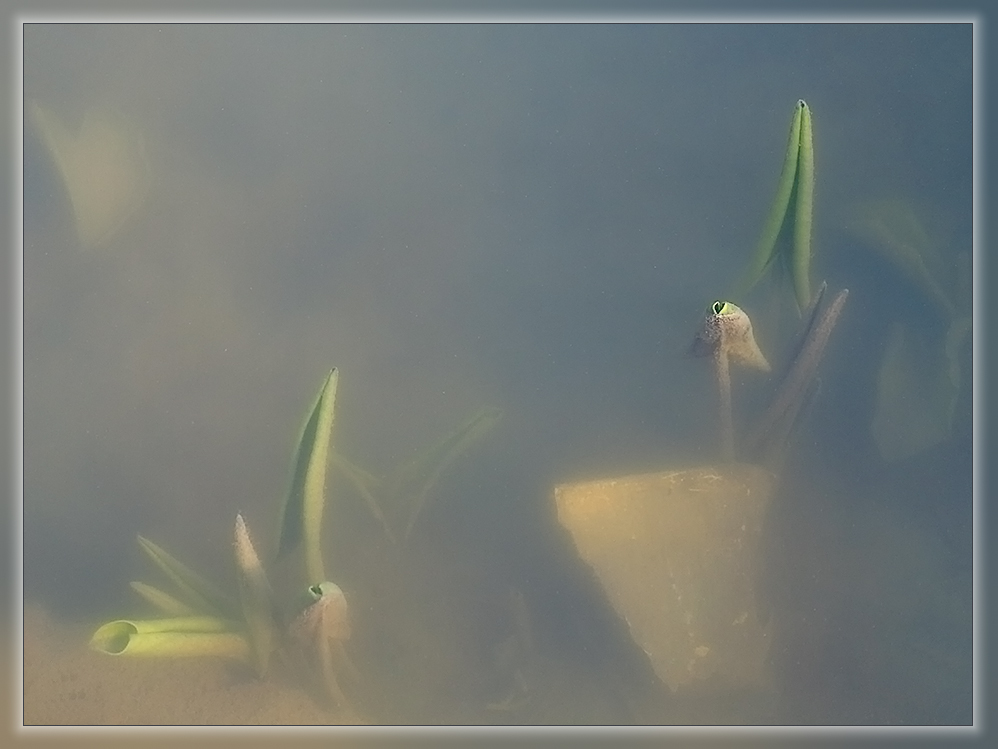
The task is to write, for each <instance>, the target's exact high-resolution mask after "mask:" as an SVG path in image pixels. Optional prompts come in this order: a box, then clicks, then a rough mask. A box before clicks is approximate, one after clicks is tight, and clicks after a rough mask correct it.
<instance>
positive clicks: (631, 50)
mask: <svg viewBox="0 0 998 749" xmlns="http://www.w3.org/2000/svg"><path fill="white" fill-rule="evenodd" d="M23 51H24V70H23V82H24V89H23V115H24V119H23V123H24V136H23V148H24V153H23V156H24V172H23V178H24V179H23V195H24V246H23V274H24V275H23V288H24V297H23V300H24V306H23V314H24V328H23V330H24V362H23V363H24V403H23V408H24V411H23V415H24V420H23V427H24V429H23V446H24V461H23V471H24V473H23V486H24V492H23V708H24V714H23V721H24V723H25V724H26V725H44V726H53V725H68V726H77V725H130V726H135V725H227V726H233V725H237V726H238V725H247V724H276V725H303V724H316V725H344V724H349V725H433V726H438V725H440V726H442V725H467V726H476V725H486V726H497V725H500V726H518V725H532V726H533V725H583V724H585V725H596V724H605V725H710V726H716V725H736V726H747V725H794V726H829V725H831V726H856V725H859V726H915V725H938V726H954V725H964V726H966V725H970V724H971V723H972V722H973V720H974V713H973V707H974V701H973V698H974V683H973V667H974V656H975V653H974V647H973V645H974V639H973V623H974V622H973V606H974V597H973V593H974V590H973V562H974V535H973V527H974V480H973V469H974V460H973V458H974V387H975V383H974V369H973V353H974V352H973V339H974V333H975V331H974V314H973V290H974V267H975V257H974V252H973V197H974V193H973V180H972V174H973V166H974V152H973V137H974V119H973V104H974V96H973V94H974V91H973V85H972V84H973V70H974V59H973V27H972V26H971V25H970V24H967V23H948V24H942V23H939V24H936V23H905V24H886V23H863V24H838V23H826V24H817V23H816V24H775V23H774V24H727V23H711V24H695V23H648V24H632V23H623V24H609V25H604V24H558V23H554V24H504V23H499V24H479V23H469V24H432V23H431V24H419V25H406V24H391V23H386V24H362V23H359V24H288V25H283V24H277V23H264V24H246V25H244V24H238V23H236V24H129V23H124V24H101V23H94V24H86V25H82V24H71V23H66V24H63V23H37V24H29V25H27V26H26V27H25V28H24V50H23Z"/></svg>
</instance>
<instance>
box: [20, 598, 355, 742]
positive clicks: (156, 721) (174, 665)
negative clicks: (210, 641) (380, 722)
mask: <svg viewBox="0 0 998 749" xmlns="http://www.w3.org/2000/svg"><path fill="white" fill-rule="evenodd" d="M91 634H92V633H91V632H90V630H89V628H85V627H82V626H76V625H74V626H69V625H64V624H61V623H58V622H56V621H54V620H53V619H52V618H51V617H50V616H49V615H48V614H47V613H46V612H45V611H44V610H42V609H40V608H39V607H37V606H33V605H27V606H26V608H25V612H24V725H26V726H33V725H34V726H38V725H44V726H86V725H99V726H111V725H127V726H159V725H196V726H203V725H228V726H232V725H237V726H238V725H356V724H361V723H364V722H365V721H364V720H362V719H361V717H360V716H358V715H355V714H354V713H353V712H352V711H349V710H342V711H336V712H332V711H329V710H325V709H323V708H322V707H321V706H320V705H318V704H316V702H315V701H314V700H313V699H312V698H311V697H310V695H309V694H308V693H307V692H305V691H304V690H302V689H300V688H298V687H296V686H294V685H293V684H291V683H288V682H287V681H283V682H282V679H281V678H280V676H274V677H273V678H268V679H267V680H259V679H256V678H254V677H253V676H252V675H251V674H248V673H246V672H244V671H242V670H241V669H239V668H238V667H237V666H234V665H233V664H230V663H227V662H225V661H222V660H221V659H183V660H167V659H130V658H115V657H111V656H107V655H102V654H100V653H95V652H93V651H91V650H89V648H88V647H87V642H88V640H89V638H90V635H91ZM14 719H15V721H16V720H17V716H14Z"/></svg>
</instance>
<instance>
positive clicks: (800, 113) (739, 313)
mask: <svg viewBox="0 0 998 749" xmlns="http://www.w3.org/2000/svg"><path fill="white" fill-rule="evenodd" d="M791 207H792V210H791ZM813 212H814V135H813V130H812V123H811V109H810V107H808V105H807V103H806V102H805V101H804V100H803V99H799V100H798V101H797V104H796V105H795V107H794V114H793V118H792V120H791V122H790V135H789V137H788V139H787V150H786V153H785V155H784V158H783V167H782V169H781V171H780V178H779V182H778V184H777V187H776V195H775V196H774V198H773V202H772V204H771V205H770V208H769V212H768V213H767V215H766V220H765V221H764V223H763V227H762V232H761V234H760V236H759V240H758V242H757V243H756V246H755V250H754V252H753V255H752V258H751V260H750V262H749V265H748V267H747V268H746V270H745V271H744V273H743V274H742V277H741V279H740V280H739V281H738V283H737V284H736V285H735V289H734V291H733V292H732V295H733V296H735V297H737V296H740V295H743V294H745V293H747V292H748V291H749V290H751V289H752V288H753V287H754V286H755V285H756V284H757V283H758V282H759V281H760V280H761V279H762V277H763V276H764V275H765V274H766V272H767V271H769V270H770V269H773V270H774V271H775V272H783V273H784V274H786V273H789V276H790V278H791V279H792V282H793V289H794V300H795V303H796V305H797V310H798V312H799V314H800V316H801V317H802V318H803V323H802V325H801V329H800V333H799V335H798V340H799V343H798V346H797V349H796V351H795V353H794V354H793V356H792V357H791V359H790V363H789V365H788V366H787V368H786V369H785V370H784V372H785V373H784V375H783V377H782V378H781V380H780V384H779V386H778V389H777V391H776V393H775V395H774V397H773V400H772V402H771V404H770V406H769V407H768V408H767V409H766V411H765V413H763V415H762V416H761V417H760V419H759V420H758V422H757V423H756V424H755V425H754V426H753V427H752V429H751V430H750V431H749V432H748V434H747V436H746V439H745V440H744V444H743V445H742V446H741V450H737V449H736V444H735V442H736V440H735V429H734V424H733V416H732V405H731V375H730V372H729V363H730V362H735V363H738V364H741V365H743V366H747V367H750V368H754V369H759V370H762V371H766V372H768V371H769V370H770V367H769V363H768V362H767V361H766V359H765V357H764V356H763V355H762V353H761V351H760V350H759V347H758V345H757V344H756V342H755V337H754V334H753V330H752V323H751V321H750V320H749V317H748V315H747V314H746V313H745V312H744V311H743V310H742V309H741V308H740V307H738V306H737V305H735V304H733V303H732V302H728V301H723V300H718V301H715V302H714V303H713V304H711V305H710V307H708V309H707V313H706V315H705V316H704V319H703V322H702V323H701V326H700V329H699V330H698V331H697V333H696V336H695V337H694V340H693V344H692V346H691V347H690V353H691V354H692V355H694V356H703V357H706V356H710V357H711V358H712V360H713V364H714V374H715V380H716V382H717V389H718V401H719V412H720V432H721V454H722V457H723V458H724V460H728V461H730V460H734V458H735V457H736V454H737V452H741V453H742V454H743V455H746V456H751V457H754V458H756V459H759V460H762V461H763V462H764V463H766V464H768V465H776V464H779V463H780V462H781V461H782V455H783V452H784V450H785V447H786V444H787V442H788V440H789V437H790V434H791V431H792V429H793V426H794V425H795V424H796V423H797V420H798V414H799V413H800V410H801V407H802V405H803V403H804V402H806V401H807V399H808V397H809V395H810V393H811V392H812V390H813V387H812V386H813V383H814V380H815V378H816V375H817V367H818V363H819V362H820V360H821V357H822V355H823V354H824V351H825V347H826V345H827V343H828V338H829V336H830V335H831V331H832V329H833V328H834V327H835V324H836V322H837V321H838V318H839V315H840V314H841V312H842V307H843V305H844V304H845V301H846V298H847V296H848V293H849V292H848V290H842V291H840V292H839V293H838V294H836V296H835V298H834V299H833V300H832V301H831V303H830V304H828V305H827V306H822V300H823V297H824V293H825V289H826V285H825V284H824V283H822V284H821V286H820V287H819V289H818V292H817V294H812V293H811V281H810V273H811V225H812V215H813ZM791 216H792V218H790V217H791ZM791 224H792V231H790V230H789V229H787V227H788V226H789V225H791ZM787 231H790V233H791V241H789V242H781V241H780V237H781V236H783V235H784V234H786V233H787Z"/></svg>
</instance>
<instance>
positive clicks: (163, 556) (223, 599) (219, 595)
mask: <svg viewBox="0 0 998 749" xmlns="http://www.w3.org/2000/svg"><path fill="white" fill-rule="evenodd" d="M138 539H139V546H141V547H142V550H143V551H144V552H145V553H146V555H147V556H148V557H149V558H150V559H151V560H152V561H153V562H154V563H155V564H156V566H157V567H159V568H160V569H161V570H162V571H163V572H164V574H166V576H167V577H169V578H170V579H171V580H172V581H173V583H174V585H176V586H177V590H178V592H179V593H180V596H181V601H182V602H183V603H185V604H187V605H188V606H190V607H192V608H193V609H195V610H196V611H203V612H206V613H214V614H222V615H231V614H232V613H233V612H234V611H235V605H234V604H233V602H232V600H231V599H230V598H229V597H228V596H226V595H225V594H224V593H223V592H222V591H221V590H219V589H218V587H217V586H215V585H214V584H213V583H212V582H210V581H209V580H207V579H205V578H204V577H202V576H201V575H199V574H198V573H197V572H194V570H192V569H190V568H189V567H188V566H187V565H185V564H184V563H183V562H181V561H180V560H178V559H176V558H175V557H173V556H172V555H170V554H169V553H167V552H166V551H165V550H164V549H162V548H161V547H160V546H157V545H156V544H154V543H153V542H152V541H150V540H149V539H148V538H143V537H142V536H139V537H138Z"/></svg>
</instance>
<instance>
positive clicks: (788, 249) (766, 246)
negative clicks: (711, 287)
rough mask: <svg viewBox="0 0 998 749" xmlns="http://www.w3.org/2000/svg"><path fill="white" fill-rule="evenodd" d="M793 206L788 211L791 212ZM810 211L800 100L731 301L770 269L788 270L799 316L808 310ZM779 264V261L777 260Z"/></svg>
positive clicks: (805, 113) (805, 111)
mask: <svg viewBox="0 0 998 749" xmlns="http://www.w3.org/2000/svg"><path fill="white" fill-rule="evenodd" d="M791 203H793V211H792V212H791V211H790V206H791ZM813 212H814V136H813V132H812V125H811V109H810V107H808V105H807V102H805V101H804V100H803V99H799V100H798V101H797V104H796V105H795V106H794V115H793V119H792V120H791V123H790V136H789V138H788V139H787V150H786V154H785V156H784V159H783V168H782V170H781V171H780V178H779V182H778V183H777V187H776V195H775V196H774V198H773V202H772V204H771V206H770V209H769V213H768V214H767V216H766V220H765V222H764V223H763V227H762V232H761V234H760V235H759V240H758V242H757V243H756V247H755V252H754V254H753V256H752V260H751V262H750V263H749V266H748V268H747V269H746V270H745V272H744V274H743V276H742V278H741V280H740V281H739V282H738V284H737V285H736V286H735V289H734V290H733V291H732V294H731V295H732V296H733V297H735V298H738V297H741V296H742V295H744V294H746V293H747V292H748V291H749V290H751V289H752V287H754V286H755V285H756V284H757V283H758V282H759V281H760V280H761V279H762V277H763V275H765V273H766V271H767V270H769V269H770V268H775V269H776V270H779V269H780V268H781V267H782V268H784V269H786V270H788V271H789V274H790V277H791V278H792V280H793V289H794V298H795V300H796V302H797V309H798V310H799V311H800V312H801V313H802V314H803V313H804V312H805V311H806V310H807V309H809V308H810V306H811V281H810V272H811V224H812V216H813ZM791 213H792V216H793V218H792V219H790V220H792V222H793V237H792V242H791V243H790V244H789V245H788V244H785V243H782V244H781V243H779V242H778V240H779V237H780V235H781V233H782V231H783V229H784V227H785V226H786V225H787V224H788V216H789V215H791ZM777 261H779V262H777Z"/></svg>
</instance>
